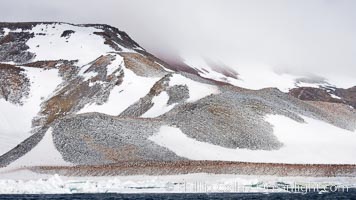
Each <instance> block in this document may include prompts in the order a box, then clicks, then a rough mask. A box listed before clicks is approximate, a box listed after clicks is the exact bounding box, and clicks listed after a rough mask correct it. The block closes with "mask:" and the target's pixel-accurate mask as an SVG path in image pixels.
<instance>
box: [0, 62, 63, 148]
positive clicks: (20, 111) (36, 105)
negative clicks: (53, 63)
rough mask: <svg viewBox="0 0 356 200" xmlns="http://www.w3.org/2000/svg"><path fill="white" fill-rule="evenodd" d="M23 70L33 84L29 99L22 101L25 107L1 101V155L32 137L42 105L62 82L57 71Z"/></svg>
mask: <svg viewBox="0 0 356 200" xmlns="http://www.w3.org/2000/svg"><path fill="white" fill-rule="evenodd" d="M22 68H23V69H25V71H24V72H23V73H25V75H26V76H27V77H28V79H29V82H30V84H31V86H30V91H29V96H28V98H25V99H22V100H23V105H14V104H12V103H10V102H7V101H5V100H4V99H0V110H1V112H0V155H2V154H4V153H6V152H7V151H9V150H11V149H12V148H14V147H15V146H16V145H18V144H19V143H20V142H22V141H23V140H24V139H26V138H27V137H28V136H30V132H31V127H32V120H33V118H34V117H35V116H37V114H38V113H39V112H40V109H41V103H42V102H43V101H44V100H45V99H47V98H49V97H50V96H51V95H53V92H54V91H55V89H56V87H57V86H58V85H60V84H61V82H62V78H61V77H59V75H58V70H57V69H50V70H44V69H39V68H31V67H22Z"/></svg>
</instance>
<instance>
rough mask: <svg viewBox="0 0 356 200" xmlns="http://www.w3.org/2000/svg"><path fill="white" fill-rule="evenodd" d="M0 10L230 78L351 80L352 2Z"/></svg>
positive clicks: (117, 2)
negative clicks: (131, 43)
mask: <svg viewBox="0 0 356 200" xmlns="http://www.w3.org/2000/svg"><path fill="white" fill-rule="evenodd" d="M0 6H1V8H3V9H2V13H1V15H0V21H66V22H71V23H105V24H110V25H113V26H116V27H118V28H120V29H122V30H124V31H126V32H127V33H128V34H130V35H131V36H132V37H133V38H135V39H136V40H137V42H138V43H139V44H141V45H142V46H143V47H144V48H145V49H147V50H148V51H150V52H152V53H154V54H155V55H157V56H159V57H161V58H163V59H170V60H172V59H175V60H179V59H180V58H182V59H184V60H194V59H197V58H199V59H200V58H201V57H204V58H209V59H210V60H214V61H216V62H221V63H224V64H225V65H228V66H230V67H232V68H234V69H235V70H236V71H237V72H238V71H239V68H243V67H256V69H257V70H258V69H259V68H261V67H266V66H269V67H273V68H274V69H276V70H277V71H278V72H281V73H284V72H289V73H294V74H296V73H299V74H300V73H304V74H316V75H319V76H326V77H331V78H333V77H345V78H347V77H348V78H349V79H351V78H352V77H354V75H355V74H356V67H355V66H356V59H355V57H354V55H355V54H356V39H355V37H354V35H355V32H356V20H355V19H356V16H355V15H356V14H355V12H353V11H354V8H355V6H356V2H355V1H348V0H340V1H339V0H315V1H308V0H301V1H291V0H289V1H282V0H272V1H268V2H267V1H258V0H252V1H250V0H249V1H242V0H239V1H235V0H221V1H216V0H195V1H188V0H181V1H166V0H152V1H140V0H102V1H87V0H76V1H69V0H63V1H55V2H54V1H47V0H34V1H27V0H13V1H2V2H0ZM14 13H16V15H15V14H14Z"/></svg>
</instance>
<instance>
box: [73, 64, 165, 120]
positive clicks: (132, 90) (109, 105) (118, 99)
mask: <svg viewBox="0 0 356 200" xmlns="http://www.w3.org/2000/svg"><path fill="white" fill-rule="evenodd" d="M122 70H123V71H124V78H123V82H122V83H121V84H120V85H119V86H115V87H114V89H112V90H111V92H110V95H109V98H108V101H107V102H105V103H104V104H103V105H97V104H95V103H94V104H87V105H85V107H84V108H83V109H81V110H80V111H79V112H78V113H87V112H101V113H105V114H108V115H119V114H120V113H121V112H122V111H124V110H125V109H126V108H128V107H129V106H130V105H132V104H133V103H135V102H136V101H138V100H139V99H140V98H142V97H144V96H145V95H146V94H148V92H149V91H150V89H151V88H152V86H153V85H154V84H155V83H156V82H157V81H158V80H159V79H160V78H150V77H142V76H137V75H136V74H135V73H134V72H133V71H131V70H130V69H127V68H125V67H124V66H122Z"/></svg>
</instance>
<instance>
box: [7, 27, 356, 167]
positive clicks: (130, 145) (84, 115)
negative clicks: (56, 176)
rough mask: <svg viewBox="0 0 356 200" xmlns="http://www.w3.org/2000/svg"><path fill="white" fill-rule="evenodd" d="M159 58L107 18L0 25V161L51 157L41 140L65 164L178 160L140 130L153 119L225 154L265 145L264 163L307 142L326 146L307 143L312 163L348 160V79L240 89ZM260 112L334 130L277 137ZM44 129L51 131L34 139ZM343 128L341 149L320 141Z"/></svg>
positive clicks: (218, 74) (209, 72) (354, 97)
mask: <svg viewBox="0 0 356 200" xmlns="http://www.w3.org/2000/svg"><path fill="white" fill-rule="evenodd" d="M169 63H170V64H168V63H166V62H164V61H162V60H160V59H158V58H156V57H155V56H153V55H151V54H150V53H149V52H147V51H145V50H144V49H143V48H142V47H140V46H139V45H138V44H137V43H136V42H135V41H133V40H132V39H131V38H130V37H129V36H128V35H127V34H126V33H124V32H122V31H120V30H118V29H116V28H114V27H111V26H107V25H97V24H92V25H73V24H67V23H0V109H1V113H0V119H1V122H0V145H2V148H1V149H0V150H1V151H0V155H1V156H0V166H2V167H6V166H8V167H10V168H11V167H19V166H25V167H31V166H34V165H40V166H41V165H47V166H48V165H55V164H53V163H52V164H51V162H50V161H48V163H46V159H47V158H43V159H42V157H43V156H42V157H41V155H40V154H41V153H40V152H43V151H45V149H46V148H49V149H52V150H53V151H56V152H59V154H58V155H60V156H59V157H58V159H59V160H62V161H63V163H65V164H64V165H75V166H77V165H78V166H82V165H95V166H98V165H108V164H115V163H120V162H127V161H129V162H133V163H134V162H146V161H147V162H157V163H159V162H170V161H172V162H186V161H187V160H190V159H191V158H190V157H189V156H185V154H181V153H179V152H177V150H176V148H175V147H174V145H173V146H170V145H169V143H168V141H164V140H162V141H161V142H157V141H158V140H155V139H152V138H154V137H156V136H157V137H163V136H162V135H160V133H161V132H162V127H171V128H172V130H173V129H174V130H179V131H181V132H182V133H183V134H184V135H185V137H187V138H189V140H194V141H195V142H199V144H204V145H212V146H213V147H214V148H215V147H219V148H225V149H229V150H236V155H237V157H239V155H240V154H241V157H244V153H243V151H246V152H254V153H256V152H257V153H261V155H259V154H256V155H258V156H256V157H253V158H252V160H251V161H253V162H264V161H262V160H263V159H261V158H262V157H263V155H264V154H265V153H267V154H271V153H272V154H271V156H272V159H271V162H274V158H273V155H274V154H273V152H276V156H275V157H278V159H279V160H278V159H277V160H278V161H281V162H286V163H306V162H309V161H303V160H297V159H295V160H293V159H287V157H289V156H290V154H288V152H287V153H283V152H284V149H286V148H290V149H292V150H294V151H295V152H299V151H301V149H302V148H303V145H305V147H306V148H307V146H308V144H309V143H310V142H315V143H316V146H318V145H319V146H323V145H324V146H325V145H330V148H329V149H326V150H325V151H326V153H320V152H318V151H317V150H316V148H315V149H313V148H311V149H307V151H308V153H310V154H311V155H314V156H315V157H316V159H315V163H319V164H330V163H334V164H335V163H339V164H356V160H355V159H353V157H354V156H353V155H352V151H353V150H356V149H355V147H354V145H352V142H356V133H355V129H356V111H355V109H354V108H355V106H356V105H355V102H356V90H355V87H353V88H349V89H342V88H337V87H336V86H329V85H327V86H328V87H325V84H324V85H323V84H320V85H318V84H316V85H317V86H311V87H304V86H302V84H301V83H303V81H301V79H299V80H295V88H293V89H291V90H290V91H289V92H281V91H280V90H278V89H276V88H264V89H260V90H250V89H245V88H242V87H238V86H239V84H237V83H239V81H241V80H240V79H239V74H238V73H237V72H235V71H234V70H232V69H229V68H226V67H222V66H221V65H217V64H216V63H210V64H211V66H212V67H211V68H209V69H208V68H199V67H193V66H189V65H178V64H174V63H172V62H169ZM266 78H268V77H266ZM304 82H305V81H304ZM298 84H299V85H298ZM309 86H310V85H309ZM270 115H278V116H284V117H286V118H287V119H288V120H290V121H288V122H291V123H297V124H303V123H304V124H305V125H306V126H307V127H308V126H309V127H311V126H312V124H311V123H310V122H309V121H310V120H309V119H312V120H316V121H317V122H318V123H320V130H322V131H324V130H326V129H325V127H329V126H331V127H334V128H335V129H333V130H336V132H340V133H335V132H327V131H326V132H325V133H324V135H325V138H326V139H325V140H324V139H320V138H319V139H320V140H318V138H317V137H319V136H316V135H314V132H310V138H303V139H300V140H298V142H299V143H296V144H298V145H295V147H294V146H293V145H292V146H290V145H289V143H288V141H292V140H295V139H293V137H298V133H294V132H293V131H292V130H291V133H293V134H294V135H293V137H292V138H286V137H283V135H282V136H281V135H278V134H277V133H276V130H277V129H278V128H279V125H280V124H278V123H276V124H273V123H271V122H270V121H268V120H266V117H267V116H270ZM313 128H314V127H313ZM290 129H293V127H290ZM170 130H171V129H170ZM306 130H307V129H306ZM308 130H309V129H308ZM313 130H314V131H316V132H318V131H319V129H313ZM176 133H177V132H170V133H168V134H170V135H169V137H170V138H175V137H177V134H176ZM48 134H50V136H51V138H52V139H50V140H48V141H47V140H46V141H47V143H46V144H43V145H44V146H46V145H47V147H46V148H44V147H43V148H42V147H41V145H42V144H41V142H44V139H43V138H46V137H47V136H48ZM338 134H339V135H338ZM345 134H346V135H347V134H349V135H348V136H347V138H346V137H345V138H344V140H345V141H348V142H346V143H345V144H344V148H341V150H340V149H339V146H338V145H336V146H335V147H332V146H333V141H335V140H334V139H335V138H339V140H337V141H343V139H342V137H343V135H345ZM338 136H340V137H338ZM340 138H341V139H340ZM184 144H185V140H177V141H176V144H175V145H176V146H178V148H179V146H185V145H184ZM187 148H191V147H189V146H188V147H187ZM335 149H339V151H340V152H341V153H342V155H343V157H342V158H340V159H336V160H331V157H330V155H329V154H328V153H332V152H333V150H335ZM33 152H39V153H37V154H36V153H33ZM278 152H280V154H281V155H282V156H280V155H278ZM281 152H282V153H281ZM43 153H44V154H45V152H43ZM52 153H53V152H52ZM194 153H195V152H191V154H194ZM289 153H290V152H289ZM53 154H55V153H53ZM29 155H32V156H34V157H35V158H34V159H35V160H38V162H37V161H33V159H30V157H29ZM45 155H46V156H49V157H51V156H52V155H51V154H49V155H47V154H45ZM56 155H57V154H56ZM26 156H27V158H26ZM284 157H285V158H286V159H284ZM31 158H32V157H31ZM56 159H57V158H56ZM19 160H20V161H21V160H22V161H21V162H20V161H19ZM41 160H42V161H43V162H41ZM196 160H211V158H205V157H201V158H197V159H196ZM223 160H228V159H223ZM231 161H243V160H239V159H238V158H233V159H232V160H231ZM19 163H21V165H20V164H19Z"/></svg>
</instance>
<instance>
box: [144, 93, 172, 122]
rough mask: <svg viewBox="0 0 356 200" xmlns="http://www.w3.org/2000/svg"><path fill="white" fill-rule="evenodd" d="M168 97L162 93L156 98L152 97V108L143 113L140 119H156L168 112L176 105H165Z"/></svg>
mask: <svg viewBox="0 0 356 200" xmlns="http://www.w3.org/2000/svg"><path fill="white" fill-rule="evenodd" d="M168 100H169V96H168V94H167V92H165V91H163V92H161V93H160V94H159V95H158V96H155V97H153V99H152V103H153V107H152V108H150V109H149V110H148V111H147V112H145V113H144V114H143V115H142V116H141V117H146V118H148V117H158V116H160V115H163V114H164V113H166V112H168V111H170V110H171V109H172V108H173V107H174V106H175V105H176V104H172V105H167V102H168Z"/></svg>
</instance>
